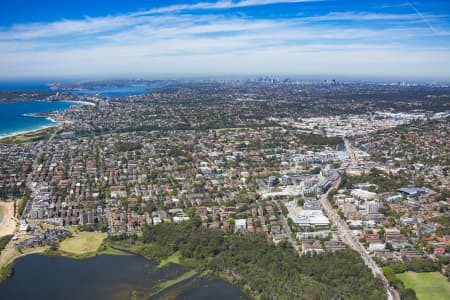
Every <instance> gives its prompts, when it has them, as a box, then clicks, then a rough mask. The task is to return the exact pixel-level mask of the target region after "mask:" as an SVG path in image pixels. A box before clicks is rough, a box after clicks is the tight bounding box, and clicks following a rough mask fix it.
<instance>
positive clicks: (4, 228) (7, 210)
mask: <svg viewBox="0 0 450 300" xmlns="http://www.w3.org/2000/svg"><path fill="white" fill-rule="evenodd" d="M0 209H1V210H2V212H3V214H4V216H3V220H2V221H0V236H4V235H8V234H14V232H15V231H16V226H17V223H16V219H15V218H14V202H1V201H0Z"/></svg>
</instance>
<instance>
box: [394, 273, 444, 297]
mask: <svg viewBox="0 0 450 300" xmlns="http://www.w3.org/2000/svg"><path fill="white" fill-rule="evenodd" d="M397 277H398V278H399V279H400V280H401V281H403V283H404V284H405V287H407V288H411V289H413V290H414V291H415V292H416V295H417V298H418V299H419V300H450V282H449V281H448V280H447V278H445V277H444V276H443V275H441V274H440V273H438V272H432V273H415V272H406V273H403V274H397Z"/></svg>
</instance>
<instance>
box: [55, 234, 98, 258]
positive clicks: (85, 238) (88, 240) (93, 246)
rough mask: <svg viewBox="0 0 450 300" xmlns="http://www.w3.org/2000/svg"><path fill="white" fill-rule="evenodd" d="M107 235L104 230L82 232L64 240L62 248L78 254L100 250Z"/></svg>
mask: <svg viewBox="0 0 450 300" xmlns="http://www.w3.org/2000/svg"><path fill="white" fill-rule="evenodd" d="M105 237H106V233H103V232H80V233H78V234H77V235H75V236H74V237H72V238H70V239H67V240H64V241H62V242H61V244H60V250H61V251H64V252H68V253H73V254H78V255H82V254H87V253H92V252H95V251H97V250H98V248H99V247H100V245H101V244H102V242H103V240H104V239H105Z"/></svg>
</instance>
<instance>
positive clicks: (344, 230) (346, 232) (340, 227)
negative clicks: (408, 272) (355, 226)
mask: <svg viewBox="0 0 450 300" xmlns="http://www.w3.org/2000/svg"><path fill="white" fill-rule="evenodd" d="M344 142H345V146H346V149H347V152H348V154H349V156H350V159H351V163H350V164H348V166H347V167H346V168H349V167H353V166H356V165H357V161H356V158H355V155H354V153H353V148H352V146H351V144H350V142H349V141H348V140H347V139H344ZM340 184H341V178H340V177H339V179H337V180H336V181H335V182H334V183H333V185H332V187H331V188H330V189H329V190H328V191H327V192H326V193H325V194H323V195H322V196H321V197H320V198H319V202H320V204H321V206H322V208H323V209H324V211H325V213H326V214H327V216H328V218H329V219H330V220H331V221H332V222H333V224H334V225H335V226H336V229H337V231H338V234H339V237H340V238H341V240H342V241H343V242H344V243H346V244H347V245H348V246H349V247H350V248H352V249H353V250H355V251H356V252H358V253H359V255H360V256H361V258H362V260H363V261H364V263H365V264H366V265H367V267H369V269H370V270H371V271H372V273H373V274H374V275H375V276H376V277H378V278H380V279H381V281H382V282H383V284H384V285H385V287H386V291H387V295H388V299H389V300H393V299H395V300H397V299H398V300H400V297H399V296H398V293H397V291H396V290H395V289H394V288H392V287H391V286H390V285H389V282H388V280H387V279H386V277H385V276H384V274H383V272H382V271H381V269H380V268H379V267H378V265H377V264H376V263H375V261H374V260H373V259H372V258H371V257H370V256H369V253H368V252H367V251H366V249H365V248H364V247H363V245H361V243H360V242H359V241H358V239H356V238H355V237H354V236H353V234H352V232H351V231H350V228H349V227H348V225H347V223H346V222H344V221H343V220H342V219H341V218H340V216H339V215H338V214H337V213H336V211H335V210H334V209H333V207H332V206H331V204H330V202H329V201H328V195H329V192H330V191H331V190H333V189H338V188H339V185H340Z"/></svg>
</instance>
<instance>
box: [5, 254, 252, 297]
mask: <svg viewBox="0 0 450 300" xmlns="http://www.w3.org/2000/svg"><path fill="white" fill-rule="evenodd" d="M186 271H187V269H186V268H185V267H183V266H180V265H173V264H171V265H169V266H167V267H164V268H158V267H157V264H156V263H155V262H152V261H149V260H147V259H145V258H144V257H142V256H137V255H129V256H112V255H101V256H97V257H94V258H89V259H84V260H76V259H71V258H64V257H55V256H42V255H36V254H34V255H29V256H25V257H22V258H20V259H18V260H17V261H16V262H15V263H14V274H13V277H12V278H9V279H7V280H5V281H4V282H2V283H0V299H9V300H19V299H20V300H28V299H30V300H31V299H32V300H41V299H42V300H52V299H55V300H56V299H64V300H72V299H73V300H80V299H83V300H101V299H108V300H125V299H130V298H131V295H132V293H133V291H135V290H139V289H143V288H151V287H154V286H156V285H157V284H158V283H159V282H161V281H165V280H168V279H171V278H174V277H178V276H180V275H181V274H183V273H184V272H186ZM170 292H171V288H169V289H168V291H165V293H170ZM165 293H163V294H159V297H162V298H164V296H165ZM173 296H175V297H174V298H172V299H199V300H202V299H219V300H225V299H226V300H228V299H229V300H233V299H248V298H247V296H245V295H244V294H243V293H242V292H241V291H239V290H238V289H236V288H234V287H233V286H231V285H230V284H228V283H227V282H225V281H223V280H220V279H195V280H194V281H193V282H192V283H190V284H189V285H188V286H187V287H186V288H185V289H183V290H180V291H179V292H177V293H176V295H173ZM159 297H158V298H159Z"/></svg>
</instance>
